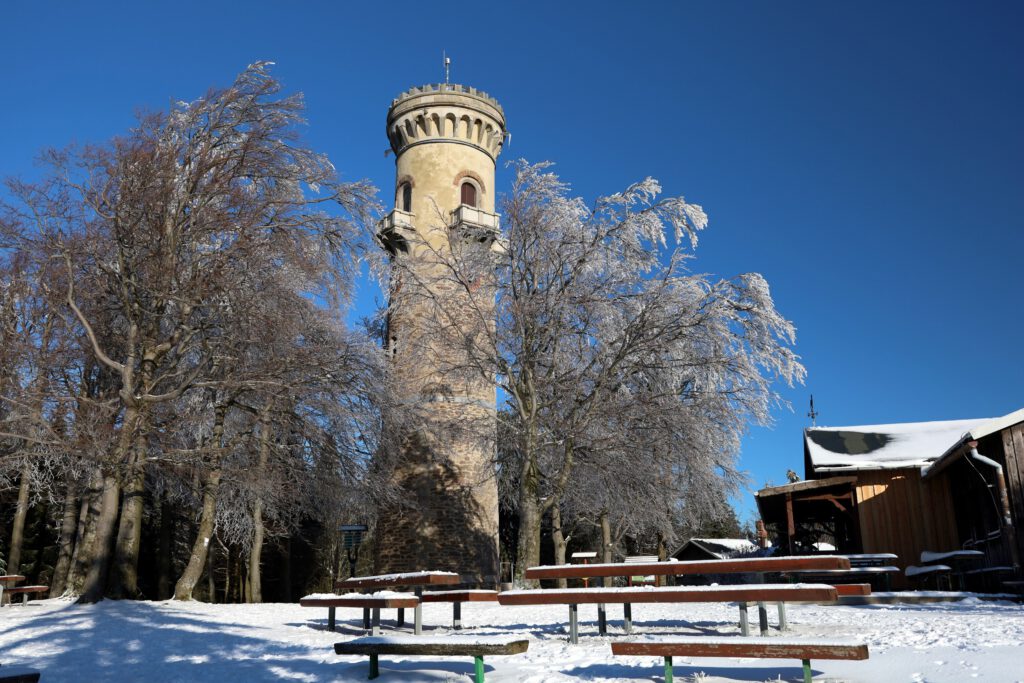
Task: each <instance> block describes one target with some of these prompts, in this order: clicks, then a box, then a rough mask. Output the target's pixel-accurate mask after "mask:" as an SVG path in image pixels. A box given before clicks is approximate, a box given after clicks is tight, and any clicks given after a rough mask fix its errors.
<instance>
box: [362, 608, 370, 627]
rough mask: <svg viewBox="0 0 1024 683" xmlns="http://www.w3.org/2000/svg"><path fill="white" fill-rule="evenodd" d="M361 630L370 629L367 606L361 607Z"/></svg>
mask: <svg viewBox="0 0 1024 683" xmlns="http://www.w3.org/2000/svg"><path fill="white" fill-rule="evenodd" d="M363 630H364V631H369V630H370V608H369V607H364V608H363Z"/></svg>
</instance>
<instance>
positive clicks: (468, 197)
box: [462, 183, 476, 206]
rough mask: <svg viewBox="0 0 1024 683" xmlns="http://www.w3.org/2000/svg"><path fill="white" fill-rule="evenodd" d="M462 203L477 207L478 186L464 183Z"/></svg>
mask: <svg viewBox="0 0 1024 683" xmlns="http://www.w3.org/2000/svg"><path fill="white" fill-rule="evenodd" d="M462 203H463V204H465V205H466V206H476V185H473V183H462Z"/></svg>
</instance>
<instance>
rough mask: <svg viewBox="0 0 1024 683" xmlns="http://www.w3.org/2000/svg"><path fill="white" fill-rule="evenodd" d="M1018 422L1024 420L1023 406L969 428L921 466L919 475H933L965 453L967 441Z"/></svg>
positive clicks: (976, 439) (927, 476) (975, 439)
mask: <svg viewBox="0 0 1024 683" xmlns="http://www.w3.org/2000/svg"><path fill="white" fill-rule="evenodd" d="M1020 422H1024V408H1021V409H1020V410H1015V411H1013V412H1012V413H1009V414H1007V415H1003V416H1002V417H997V418H993V419H991V420H989V421H987V422H983V423H982V424H980V425H978V426H977V427H973V428H971V429H970V430H968V431H967V433H966V434H964V435H963V436H962V437H960V439H959V440H958V441H957V442H956V443H954V444H953V445H952V446H950V447H949V448H947V449H946V452H945V453H943V454H942V455H940V456H939V457H938V458H936V459H935V460H934V461H933V462H932V463H931V464H930V465H928V466H927V467H925V468H923V469H922V470H921V476H922V477H923V478H925V479H928V478H929V477H933V476H935V475H936V474H938V473H939V472H941V471H942V470H944V469H946V468H947V467H948V466H949V465H951V464H952V463H953V462H954V461H955V460H956V459H957V457H958V456H960V455H966V454H967V450H968V447H967V443H968V442H969V441H978V440H979V439H983V438H985V437H986V436H991V435H992V434H996V433H998V432H1001V431H1003V430H1004V429H1006V428H1007V427H1012V426H1013V425H1015V424H1018V423H1020Z"/></svg>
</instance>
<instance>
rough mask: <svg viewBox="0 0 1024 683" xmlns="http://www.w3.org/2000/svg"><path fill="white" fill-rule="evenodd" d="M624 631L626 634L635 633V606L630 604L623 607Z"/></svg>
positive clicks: (624, 604)
mask: <svg viewBox="0 0 1024 683" xmlns="http://www.w3.org/2000/svg"><path fill="white" fill-rule="evenodd" d="M622 630H624V631H625V632H626V633H632V632H633V605H631V604H629V603H628V602H627V603H623V605H622Z"/></svg>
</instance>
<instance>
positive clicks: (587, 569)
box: [524, 555, 850, 635]
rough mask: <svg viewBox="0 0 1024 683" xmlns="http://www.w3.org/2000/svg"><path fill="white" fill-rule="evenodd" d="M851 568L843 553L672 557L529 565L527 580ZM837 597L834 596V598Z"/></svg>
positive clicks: (764, 625)
mask: <svg viewBox="0 0 1024 683" xmlns="http://www.w3.org/2000/svg"><path fill="white" fill-rule="evenodd" d="M849 569H850V560H849V559H848V558H846V557H843V556H840V555H795V556H790V557H742V558H734V559H728V560H693V561H685V562H683V561H679V560H669V561H665V562H645V563H639V562H630V563H628V564H627V563H625V562H606V563H602V564H586V565H579V564H562V565H549V566H541V567H529V568H528V569H527V570H526V572H525V574H524V578H526V579H587V578H596V579H598V585H600V586H603V585H604V580H605V579H606V578H609V577H623V576H625V577H630V576H635V575H638V574H642V575H647V576H702V575H703V576H706V575H715V574H757V575H760V577H761V578H760V579H759V581H760V582H761V583H763V582H764V578H763V577H764V574H768V573H782V572H786V571H793V570H817V571H843V570H849ZM833 599H834V598H833ZM777 607H778V613H779V628H780V629H781V630H785V629H786V605H785V602H784V601H779V602H778V603H777ZM622 610H623V612H624V615H625V621H626V623H627V624H629V623H630V622H631V620H632V614H631V610H632V608H631V606H630V605H629V604H628V603H624V604H623V607H622ZM758 612H759V617H760V624H761V631H762V633H763V632H765V631H767V630H768V613H767V610H766V608H765V606H764V605H763V604H759V605H758ZM606 621H607V616H606V613H605V608H604V605H603V604H598V606H597V623H598V629H599V631H600V632H601V634H602V635H603V634H604V633H605V632H606ZM746 624H747V621H746V604H743V605H741V606H740V628H741V629H742V630H743V635H747V634H748V627H747V625H746Z"/></svg>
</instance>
